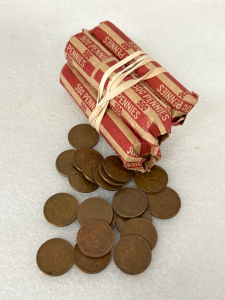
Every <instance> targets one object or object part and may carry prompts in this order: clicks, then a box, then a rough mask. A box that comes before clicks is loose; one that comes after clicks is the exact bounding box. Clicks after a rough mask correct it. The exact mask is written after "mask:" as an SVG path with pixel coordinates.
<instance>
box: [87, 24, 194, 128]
mask: <svg viewBox="0 0 225 300" xmlns="http://www.w3.org/2000/svg"><path fill="white" fill-rule="evenodd" d="M89 33H91V34H92V35H94V36H95V38H97V39H98V40H99V41H100V42H101V43H102V44H103V45H104V46H105V47H106V48H107V49H108V50H109V51H110V52H111V53H113V55H115V56H116V57H117V58H118V59H119V60H122V59H124V58H125V57H127V56H128V55H130V54H133V53H134V52H136V51H139V50H142V49H141V48H140V47H139V46H137V45H136V44H135V43H134V42H133V41H132V40H131V39H130V38H129V37H128V36H126V35H125V34H124V33H123V32H122V31H121V30H120V29H119V28H117V27H116V26H115V25H114V24H113V23H111V22H109V21H105V22H102V23H101V24H100V25H99V26H97V27H95V28H94V29H92V30H91V31H89ZM139 57H140V56H138V57H136V58H135V60H136V59H138V58H139ZM155 67H161V65H160V64H159V63H157V62H156V61H152V62H149V63H147V64H146V65H144V66H142V67H140V68H138V69H136V70H135V73H136V74H137V75H138V76H139V77H141V76H143V75H145V74H146V73H147V72H148V71H150V70H151V69H153V68H155ZM145 83H146V84H147V85H148V86H149V87H150V88H151V90H152V91H153V92H154V93H155V94H156V95H157V96H158V97H159V98H161V99H162V100H163V101H165V102H166V103H167V104H168V105H169V106H170V107H171V108H172V110H171V114H172V125H173V126H175V125H179V124H183V122H184V120H185V118H186V115H187V114H188V113H189V112H190V110H191V109H192V108H193V107H194V106H195V104H196V103H197V101H198V95H197V94H196V93H194V92H189V91H188V90H187V89H186V88H185V87H184V86H183V85H182V84H180V83H179V82H178V81H177V80H176V79H175V78H174V77H173V76H171V75H170V73H168V72H167V73H162V74H160V75H158V76H155V77H153V78H150V79H146V80H145Z"/></svg>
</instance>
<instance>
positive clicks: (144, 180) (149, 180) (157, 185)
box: [134, 166, 168, 193]
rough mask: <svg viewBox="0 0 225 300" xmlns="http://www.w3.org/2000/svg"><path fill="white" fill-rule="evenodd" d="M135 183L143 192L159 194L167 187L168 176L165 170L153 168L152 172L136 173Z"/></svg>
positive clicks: (157, 167)
mask: <svg viewBox="0 0 225 300" xmlns="http://www.w3.org/2000/svg"><path fill="white" fill-rule="evenodd" d="M134 181H135V183H136V185H137V187H139V189H141V190H142V191H144V192H147V193H157V192H159V191H161V190H163V189H164V188H165V187H166V185H167V183H168V175H167V173H166V171H165V170H164V169H163V168H161V167H159V166H153V167H152V168H151V171H150V172H145V173H141V172H136V173H135V176H134Z"/></svg>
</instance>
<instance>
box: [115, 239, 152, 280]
mask: <svg viewBox="0 0 225 300" xmlns="http://www.w3.org/2000/svg"><path fill="white" fill-rule="evenodd" d="M113 259H114V262H115V264H116V266H117V267H118V268H119V269H120V270H121V271H122V272H124V273H126V274H129V275H137V274H140V273H142V272H144V271H145V270H146V269H147V268H148V266H149V265H150V262H151V259H152V252H151V249H150V247H149V245H148V244H147V243H146V241H145V240H144V239H142V238H141V237H139V236H135V235H128V236H126V237H124V238H122V239H121V240H119V242H118V243H117V244H116V245H115V247H114V251H113Z"/></svg>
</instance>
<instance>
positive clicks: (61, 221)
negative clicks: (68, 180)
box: [44, 193, 79, 226]
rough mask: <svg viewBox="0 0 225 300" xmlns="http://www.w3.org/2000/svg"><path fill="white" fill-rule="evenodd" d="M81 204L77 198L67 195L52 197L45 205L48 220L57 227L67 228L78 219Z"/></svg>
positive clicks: (45, 214)
mask: <svg viewBox="0 0 225 300" xmlns="http://www.w3.org/2000/svg"><path fill="white" fill-rule="evenodd" d="M78 206H79V203H78V201H77V199H76V198H75V197H73V196H72V195H70V194H67V193H59V194H55V195H53V196H51V197H50V198H49V199H48V200H47V201H46V202H45V205H44V216H45V218H46V220H47V221H48V222H49V223H51V224H52V225H55V226H66V225H69V224H70V223H72V222H73V221H74V220H75V219H76V217H77V210H78Z"/></svg>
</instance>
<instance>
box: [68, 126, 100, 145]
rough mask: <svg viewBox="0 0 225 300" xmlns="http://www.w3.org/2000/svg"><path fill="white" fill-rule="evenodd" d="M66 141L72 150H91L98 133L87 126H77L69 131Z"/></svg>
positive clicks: (97, 138) (95, 142)
mask: <svg viewBox="0 0 225 300" xmlns="http://www.w3.org/2000/svg"><path fill="white" fill-rule="evenodd" d="M68 140H69V143H70V145H71V146H73V147H74V148H79V149H80V148H84V147H89V148H91V147H93V146H94V145H96V144H97V142H98V140H99V133H98V132H97V131H96V130H95V129H94V128H93V127H92V126H91V125H89V124H79V125H76V126H74V127H73V128H72V129H71V130H70V131H69V134H68Z"/></svg>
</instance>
